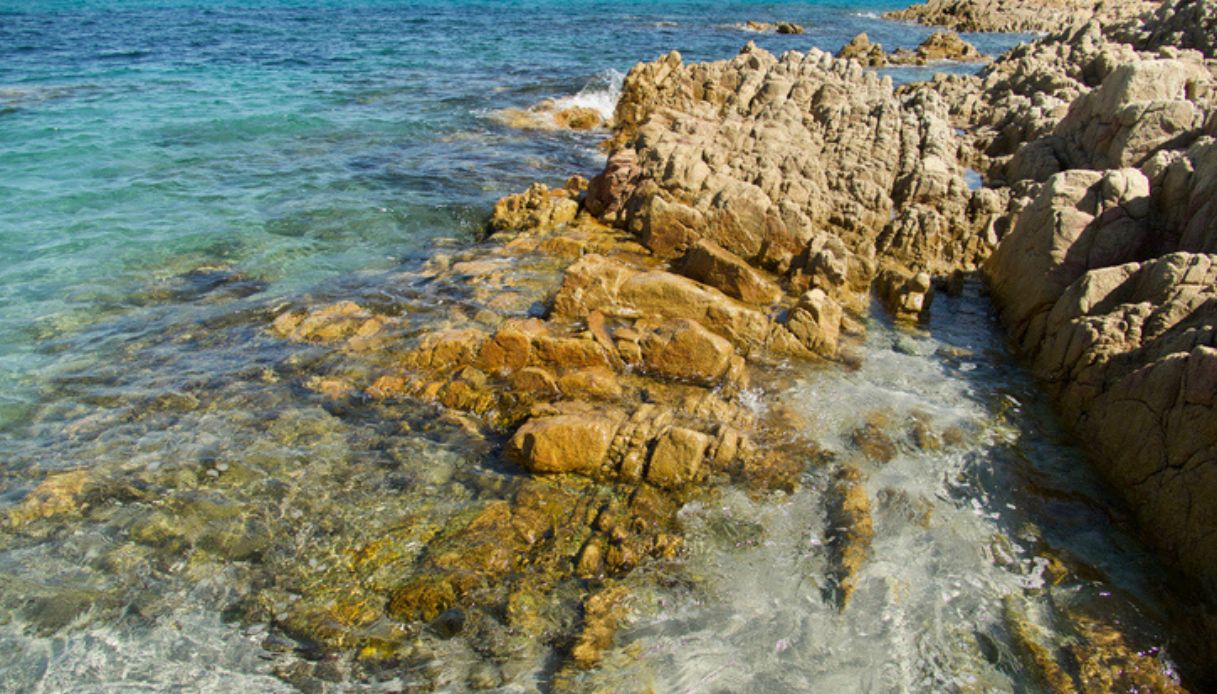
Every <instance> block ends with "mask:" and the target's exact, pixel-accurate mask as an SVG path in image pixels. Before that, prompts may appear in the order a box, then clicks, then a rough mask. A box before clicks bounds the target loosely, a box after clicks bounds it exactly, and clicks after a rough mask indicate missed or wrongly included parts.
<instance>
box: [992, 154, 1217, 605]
mask: <svg viewBox="0 0 1217 694" xmlns="http://www.w3.org/2000/svg"><path fill="white" fill-rule="evenodd" d="M1215 148H1217V145H1215V144H1214V143H1213V142H1211V141H1204V142H1201V143H1198V144H1197V145H1195V146H1193V148H1192V149H1191V150H1189V152H1188V155H1187V156H1186V157H1185V158H1181V159H1178V160H1176V161H1179V162H1182V161H1187V162H1189V164H1188V165H1185V166H1187V167H1188V168H1192V169H1193V171H1195V170H1196V168H1199V169H1200V170H1201V172H1202V173H1200V175H1196V174H1195V173H1193V174H1192V175H1190V176H1188V177H1187V179H1186V182H1181V181H1178V180H1176V182H1175V183H1176V185H1178V184H1179V183H1182V188H1183V190H1179V189H1177V188H1176V189H1173V190H1161V189H1159V188H1158V186H1163V187H1164V188H1165V187H1166V186H1165V185H1164V184H1165V183H1166V180H1167V177H1166V175H1165V174H1162V173H1160V175H1159V176H1156V177H1154V178H1153V179H1151V178H1150V177H1148V176H1146V174H1145V173H1143V172H1142V171H1140V170H1137V169H1121V170H1114V171H1107V172H1098V171H1082V170H1071V171H1066V172H1062V173H1059V174H1055V175H1053V176H1052V177H1051V178H1049V179H1048V181H1047V183H1046V184H1045V185H1044V187H1043V189H1042V190H1041V191H1040V192H1039V194H1038V195H1037V196H1036V198H1035V200H1034V202H1032V203H1031V204H1030V205H1029V206H1027V207H1026V208H1025V209H1024V210H1023V211H1022V212H1021V213H1020V214H1019V215H1017V218H1016V222H1015V225H1014V228H1013V230H1012V231H1011V232H1010V234H1009V236H1008V237H1007V238H1006V239H1005V240H1003V242H1002V244H1001V246H1000V247H999V248H998V250H997V252H996V253H995V254H994V256H993V257H992V258H991V259H990V261H989V263H988V265H987V266H986V274H987V275H988V276H989V277H990V281H991V284H992V287H993V291H994V297H995V298H996V300H997V301H998V303H999V305H1001V307H1002V318H1003V321H1004V322H1005V323H1006V325H1007V326H1008V327H1009V328H1010V331H1011V335H1012V337H1013V339H1014V340H1015V341H1016V344H1017V345H1018V346H1019V348H1020V350H1021V351H1023V352H1024V353H1025V354H1027V355H1028V357H1029V358H1030V359H1031V360H1032V365H1033V369H1034V371H1035V374H1036V376H1037V377H1039V378H1040V380H1041V381H1042V382H1043V383H1045V385H1046V386H1047V387H1048V388H1049V390H1050V392H1052V394H1053V395H1054V396H1055V397H1056V398H1057V400H1058V402H1059V403H1060V405H1061V410H1062V413H1063V414H1064V416H1065V419H1066V421H1067V422H1068V423H1069V424H1070V425H1071V426H1072V427H1073V428H1074V430H1075V431H1078V432H1079V433H1080V434H1081V435H1082V437H1083V438H1084V439H1085V440H1086V441H1087V443H1088V444H1089V445H1090V447H1091V450H1092V451H1093V453H1094V457H1095V459H1096V460H1097V461H1100V464H1099V468H1100V470H1101V471H1102V472H1103V473H1104V474H1106V475H1107V477H1108V478H1109V479H1111V480H1112V481H1113V482H1114V483H1115V485H1116V487H1117V488H1118V489H1120V490H1121V491H1123V492H1124V494H1125V495H1126V496H1127V497H1128V498H1129V500H1130V501H1131V503H1132V506H1133V508H1134V509H1135V510H1136V512H1137V516H1138V518H1139V520H1140V522H1141V523H1142V525H1143V527H1145V528H1146V529H1148V531H1149V532H1148V536H1149V537H1150V538H1152V540H1153V542H1154V543H1155V544H1156V545H1157V546H1158V547H1159V548H1160V549H1161V550H1162V551H1163V552H1164V553H1165V555H1166V556H1167V557H1168V558H1169V559H1170V560H1171V563H1172V564H1173V565H1175V566H1177V567H1180V568H1182V569H1183V570H1184V571H1186V572H1187V573H1188V574H1189V575H1191V576H1193V577H1195V578H1197V579H1199V580H1200V581H1201V582H1202V583H1203V584H1205V585H1206V586H1208V587H1209V589H1210V590H1214V589H1217V570H1215V569H1214V567H1215V566H1217V563H1215V561H1214V560H1215V559H1217V545H1214V543H1212V542H1209V541H1207V540H1206V538H1209V537H1211V536H1212V533H1213V532H1214V530H1215V529H1217V520H1215V519H1217V504H1215V503H1214V499H1215V498H1217V497H1215V496H1214V491H1215V490H1217V438H1215V437H1214V436H1213V432H1215V431H1217V406H1215V404H1217V398H1215V397H1214V395H1215V393H1217V390H1215V386H1217V380H1215V379H1217V360H1215V357H1217V329H1215V328H1214V325H1217V267H1215V265H1214V263H1215V261H1217V256H1215V255H1214V253H1215V252H1217V231H1215V229H1217V227H1214V224H1213V218H1212V217H1211V216H1209V215H1207V214H1206V212H1205V206H1206V205H1211V202H1210V200H1211V198H1210V195H1211V194H1212V190H1213V186H1214V185H1215V180H1214V178H1212V174H1213V173H1214V172H1213V171H1205V170H1206V169H1213V167H1214V166H1215V165H1217V160H1215V159H1213V158H1212V155H1213V154H1214V153H1215V152H1214V150H1215ZM1168 168H1169V167H1168ZM1181 168H1182V167H1181ZM1159 171H1160V170H1159ZM1176 200H1178V201H1180V208H1179V209H1180V210H1182V213H1180V212H1178V211H1177V212H1176V213H1175V215H1174V217H1175V218H1174V219H1171V214H1170V213H1169V212H1168V210H1169V208H1162V207H1160V205H1162V204H1164V203H1167V204H1170V203H1169V202H1168V201H1171V202H1173V201H1176ZM1184 201H1186V202H1184ZM1164 223H1165V228H1164ZM1174 225H1178V226H1174ZM1172 226H1173V227H1174V228H1171V227H1172ZM1164 246H1167V247H1169V248H1171V249H1177V250H1172V252H1168V253H1162V251H1163V250H1165V249H1164ZM1183 249H1186V250H1183Z"/></svg>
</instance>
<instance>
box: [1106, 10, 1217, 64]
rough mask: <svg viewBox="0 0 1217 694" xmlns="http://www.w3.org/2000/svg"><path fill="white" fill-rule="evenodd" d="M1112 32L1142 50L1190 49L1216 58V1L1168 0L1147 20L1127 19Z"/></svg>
mask: <svg viewBox="0 0 1217 694" xmlns="http://www.w3.org/2000/svg"><path fill="white" fill-rule="evenodd" d="M1111 33H1112V34H1113V36H1114V37H1115V38H1116V39H1118V40H1120V41H1123V42H1125V43H1130V44H1133V45H1135V46H1137V47H1138V48H1140V49H1142V50H1157V49H1159V48H1164V47H1165V48H1190V49H1194V50H1197V51H1200V52H1201V53H1203V54H1204V55H1205V57H1208V58H1217V3H1214V2H1212V0H1166V2H1163V3H1162V4H1161V5H1160V6H1159V7H1158V8H1157V9H1155V10H1153V14H1152V16H1149V17H1147V18H1146V19H1145V21H1138V22H1126V23H1124V24H1123V25H1120V26H1117V27H1113V29H1112V32H1111Z"/></svg>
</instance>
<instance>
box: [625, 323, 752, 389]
mask: <svg viewBox="0 0 1217 694" xmlns="http://www.w3.org/2000/svg"><path fill="white" fill-rule="evenodd" d="M641 348H642V364H641V366H642V369H643V371H644V372H645V373H648V374H652V375H656V376H660V377H663V378H673V379H677V380H682V381H689V382H691V383H697V384H700V385H707V386H710V385H715V384H717V383H718V382H719V381H720V379H722V377H723V376H724V375H725V374H726V373H727V371H728V370H729V369H730V368H731V366H732V361H733V360H734V359H735V358H736V356H735V350H734V349H733V348H732V347H731V343H730V342H728V341H727V340H726V339H724V338H722V337H719V336H718V335H716V334H714V333H712V332H710V331H709V330H706V329H705V328H704V327H702V326H701V324H700V323H698V322H697V321H692V320H688V319H681V320H676V321H673V322H671V323H668V324H665V325H664V326H662V327H661V328H659V329H658V330H656V331H654V332H652V333H650V334H648V335H647V336H646V337H645V338H643V340H642V342H641Z"/></svg>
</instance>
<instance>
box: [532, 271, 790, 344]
mask: <svg viewBox="0 0 1217 694" xmlns="http://www.w3.org/2000/svg"><path fill="white" fill-rule="evenodd" d="M592 311H599V312H601V313H603V314H604V315H606V316H619V317H623V318H639V317H649V318H659V319H679V318H688V319H691V320H696V321H697V322H699V323H701V324H702V325H703V326H706V327H708V328H711V329H713V330H714V331H715V332H717V333H719V334H721V335H722V336H724V337H726V338H727V339H729V340H730V341H731V342H732V344H734V345H736V346H737V347H740V348H741V349H743V350H744V351H745V353H748V352H751V351H754V350H757V349H760V348H762V347H763V346H764V344H765V339H766V337H767V335H768V332H769V322H768V319H767V318H766V317H765V315H764V314H762V313H760V312H759V311H756V310H755V309H751V308H748V307H746V306H744V305H742V304H738V303H736V302H735V301H734V300H732V299H730V298H728V297H727V296H725V295H723V294H722V293H720V292H718V291H716V290H714V289H711V288H710V287H706V286H705V285H702V284H699V283H697V282H694V281H693V280H691V279H688V278H686V277H681V276H680V275H675V274H672V273H670V272H663V271H660V270H653V271H649V272H643V271H639V270H637V269H634V268H631V267H629V266H627V265H624V264H622V263H619V262H616V261H613V260H610V259H607V258H604V257H601V256H599V255H587V256H584V257H583V258H581V259H580V260H579V261H578V262H576V263H575V264H574V265H571V266H570V267H569V268H567V270H566V275H565V277H564V279H563V281H562V288H561V289H560V290H559V291H558V295H557V297H555V299H554V312H555V313H556V314H557V315H559V316H569V317H576V316H584V315H587V314H589V313H591V312H592Z"/></svg>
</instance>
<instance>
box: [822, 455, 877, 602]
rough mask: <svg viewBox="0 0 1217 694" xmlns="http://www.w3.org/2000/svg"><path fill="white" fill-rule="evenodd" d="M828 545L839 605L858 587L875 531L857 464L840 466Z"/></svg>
mask: <svg viewBox="0 0 1217 694" xmlns="http://www.w3.org/2000/svg"><path fill="white" fill-rule="evenodd" d="M828 522H829V548H830V550H831V554H832V564H833V570H832V574H831V576H830V580H831V581H832V584H833V585H832V586H831V590H832V592H833V593H834V595H835V598H836V602H837V604H838V605H840V607H841V609H845V608H846V607H848V606H849V601H850V598H852V597H853V594H854V590H856V589H857V575H858V572H859V571H860V570H861V569H862V565H863V563H864V562H865V561H866V556H867V554H869V552H870V544H871V539H872V538H873V537H874V535H875V528H874V521H873V520H872V518H871V505H870V497H869V496H867V493H866V487H865V486H864V485H863V483H862V474H861V472H859V471H858V469H857V468H853V467H844V468H841V469H840V470H839V471H838V473H837V475H836V479H835V480H834V482H833V484H832V487H831V492H830V499H829V513H828Z"/></svg>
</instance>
